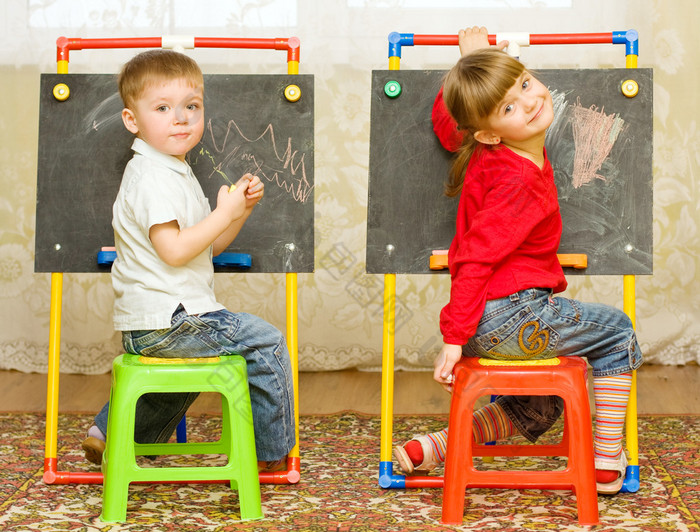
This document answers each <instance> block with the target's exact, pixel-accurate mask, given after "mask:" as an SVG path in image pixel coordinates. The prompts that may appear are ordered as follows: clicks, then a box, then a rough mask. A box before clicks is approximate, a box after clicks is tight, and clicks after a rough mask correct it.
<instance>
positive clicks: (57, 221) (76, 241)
mask: <svg viewBox="0 0 700 532" xmlns="http://www.w3.org/2000/svg"><path fill="white" fill-rule="evenodd" d="M59 83H64V84H66V85H67V86H68V87H69V89H70V96H69V97H68V99H66V100H65V101H59V100H57V99H56V98H55V97H54V95H53V89H54V87H55V86H56V85H57V84H59ZM291 84H294V85H297V86H298V87H299V88H300V90H301V98H300V99H299V100H297V101H295V102H291V101H288V100H287V99H286V98H285V97H284V90H285V88H286V87H288V86H289V85H291ZM204 86H205V120H206V126H205V131H204V136H203V138H202V141H201V142H200V144H199V145H198V146H196V147H195V149H193V150H192V151H191V152H190V154H189V155H188V159H189V163H190V165H191V166H192V168H193V170H194V173H195V175H196V176H197V177H198V179H199V181H200V183H201V184H202V188H203V189H204V193H205V194H206V196H207V197H208V198H209V199H210V202H211V203H212V208H213V207H214V206H215V205H214V202H215V201H216V192H217V191H218V189H219V188H220V187H221V185H223V184H229V183H231V182H235V181H237V180H238V178H240V176H242V175H243V174H245V173H246V172H251V173H254V174H256V175H258V176H259V177H260V179H261V180H263V182H264V183H265V197H264V198H263V199H262V200H261V201H260V203H259V204H258V205H257V206H256V207H255V210H254V212H253V214H252V215H251V216H250V218H249V219H248V221H247V222H246V224H245V226H244V228H243V230H242V231H241V233H240V234H239V235H238V237H237V238H236V240H235V241H234V242H233V243H232V244H231V247H230V249H229V250H228V251H231V252H238V253H249V254H250V255H251V256H252V267H251V268H250V269H249V270H248V271H250V272H267V273H269V272H311V271H313V268H314V207H313V204H314V202H313V197H314V194H313V189H314V92H313V76H311V75H205V77H204ZM122 107H123V105H122V102H121V99H120V98H119V95H118V94H117V92H116V76H114V75H107V74H44V75H42V76H41V94H40V116H39V160H38V177H37V213H36V254H35V264H34V268H35V271H37V272H96V271H104V270H103V269H101V268H100V267H98V265H97V253H98V252H99V251H100V249H101V248H102V247H103V246H113V245H114V236H113V233H112V225H111V223H112V204H113V203H114V199H115V198H116V195H117V191H118V190H119V184H120V182H121V175H122V172H123V170H124V167H125V165H126V163H127V162H128V161H129V159H130V158H131V155H132V152H131V149H130V147H131V143H132V141H133V136H132V135H131V133H129V132H128V131H127V130H126V129H125V128H124V126H123V124H122V122H121V116H120V114H121V109H122Z"/></svg>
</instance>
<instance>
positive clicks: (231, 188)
mask: <svg viewBox="0 0 700 532" xmlns="http://www.w3.org/2000/svg"><path fill="white" fill-rule="evenodd" d="M234 190H236V185H231V186H230V187H229V189H228V191H229V194H230V193H231V192H233V191H234Z"/></svg>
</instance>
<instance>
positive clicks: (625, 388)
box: [593, 373, 632, 481]
mask: <svg viewBox="0 0 700 532" xmlns="http://www.w3.org/2000/svg"><path fill="white" fill-rule="evenodd" d="M631 388H632V373H623V374H621V375H613V376H611V377H594V378H593V390H594V393H595V410H596V420H595V432H594V434H593V452H594V454H595V456H596V458H605V459H607V460H616V459H617V458H618V457H619V456H620V453H621V452H622V431H623V428H624V425H625V414H626V411H627V401H628V399H629V395H630V389H631ZM615 474H617V473H615ZM599 481H600V480H599Z"/></svg>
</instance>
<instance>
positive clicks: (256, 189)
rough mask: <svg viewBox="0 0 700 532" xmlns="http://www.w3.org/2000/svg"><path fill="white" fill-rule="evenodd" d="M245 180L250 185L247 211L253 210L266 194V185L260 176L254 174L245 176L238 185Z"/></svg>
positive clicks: (246, 200)
mask: <svg viewBox="0 0 700 532" xmlns="http://www.w3.org/2000/svg"><path fill="white" fill-rule="evenodd" d="M244 180H245V181H247V183H248V188H247V190H246V193H245V206H246V209H252V208H253V207H255V205H257V203H258V202H259V201H260V200H261V199H262V197H263V195H264V194H265V184H264V183H263V182H262V181H261V180H260V178H259V177H258V176H256V175H252V174H246V175H244V176H243V177H241V179H240V180H239V181H238V183H241V182H242V181H244ZM237 186H238V184H237Z"/></svg>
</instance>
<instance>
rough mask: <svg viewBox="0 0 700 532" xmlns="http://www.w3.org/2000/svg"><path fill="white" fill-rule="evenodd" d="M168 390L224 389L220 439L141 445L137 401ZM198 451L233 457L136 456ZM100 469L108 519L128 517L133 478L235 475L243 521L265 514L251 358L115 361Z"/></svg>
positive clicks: (131, 357)
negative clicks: (142, 461) (178, 461)
mask: <svg viewBox="0 0 700 532" xmlns="http://www.w3.org/2000/svg"><path fill="white" fill-rule="evenodd" d="M167 392H218V393H220V394H221V398H222V405H223V406H222V428H221V437H220V439H219V440H218V441H214V442H201V443H200V442H194V443H153V444H138V443H135V442H134V418H135V412H136V401H137V400H138V398H139V397H140V396H142V395H143V394H146V393H167ZM112 413H116V414H117V415H112ZM192 454H199V455H202V454H223V455H226V456H227V457H228V462H227V464H226V465H225V466H218V467H190V466H182V467H140V466H139V465H137V463H136V457H137V456H152V455H192ZM102 471H103V473H104V482H103V487H102V514H101V515H100V519H101V520H102V521H105V522H123V521H125V520H126V506H127V500H128V496H129V483H131V482H183V481H184V482H187V481H192V482H196V481H213V480H230V482H231V489H237V490H238V497H239V501H240V508H241V519H245V520H247V519H260V518H262V517H263V514H262V506H261V503H260V483H259V477H258V465H257V457H256V454H255V433H254V431H253V415H252V412H251V407H250V395H249V392H248V376H247V371H246V362H245V360H244V359H243V358H242V357H240V356H238V355H227V356H221V357H216V358H198V359H172V358H168V359H163V358H146V357H140V356H138V355H131V354H124V355H120V356H118V357H117V358H116V359H115V360H114V363H113V365H112V391H111V397H110V407H109V420H108V422H107V447H106V449H105V452H104V456H103V458H102Z"/></svg>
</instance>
